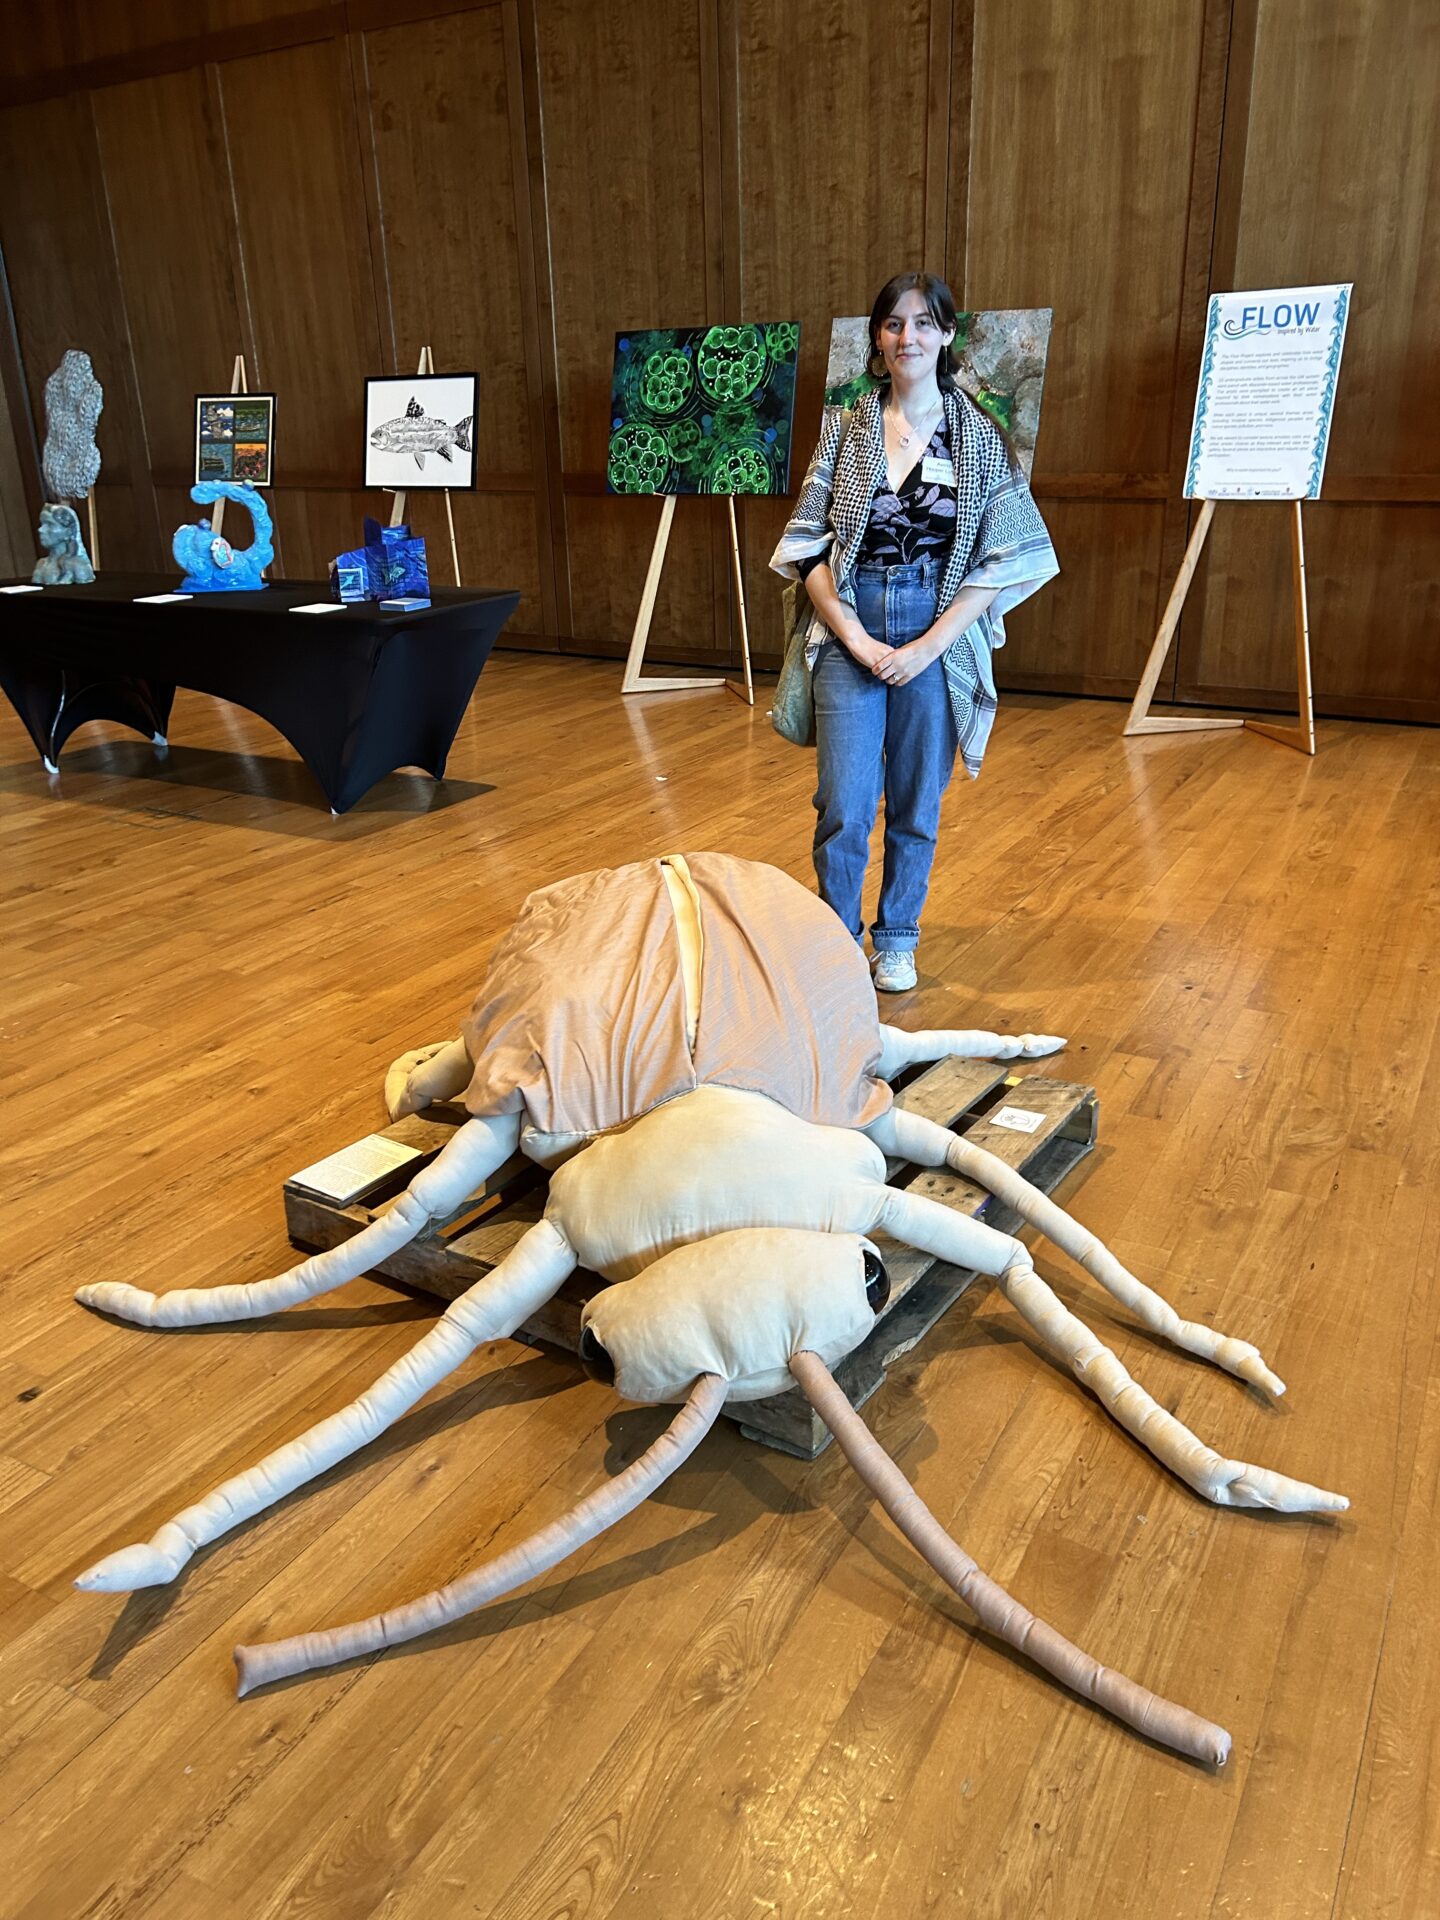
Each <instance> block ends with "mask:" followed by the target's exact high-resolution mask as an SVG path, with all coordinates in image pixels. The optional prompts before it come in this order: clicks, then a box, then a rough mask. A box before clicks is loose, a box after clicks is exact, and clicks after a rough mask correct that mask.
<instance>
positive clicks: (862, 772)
mask: <svg viewBox="0 0 1440 1920" xmlns="http://www.w3.org/2000/svg"><path fill="white" fill-rule="evenodd" d="M938 586H939V568H938V567H937V566H936V564H935V562H934V561H931V560H921V561H917V562H915V563H914V564H913V565H911V566H905V567H862V568H861V569H860V570H859V572H858V573H857V574H856V576H855V610H856V612H857V613H858V614H859V616H860V621H861V624H862V625H863V626H864V628H865V631H866V632H867V633H868V634H869V635H870V636H871V638H872V639H875V640H883V641H884V642H885V643H886V645H887V646H892V647H900V646H904V644H905V643H906V641H908V640H915V639H918V638H919V636H920V635H921V634H922V633H925V632H927V631H928V630H929V628H930V627H931V626H932V625H933V623H934V620H935V595H936V589H937V587H938ZM812 684H813V687H814V692H815V744H816V747H817V750H818V755H817V757H818V760H819V776H820V780H819V786H818V788H817V790H816V794H815V813H816V816H817V817H816V821H815V847H814V855H815V878H816V879H817V880H818V881H819V883H820V897H821V899H822V900H824V901H826V902H827V904H828V905H830V906H832V907H833V908H834V909H835V911H836V913H838V914H839V916H840V918H841V919H842V920H843V921H844V922H845V925H846V926H847V927H848V928H849V929H850V931H851V933H852V934H854V936H855V938H856V939H857V940H860V939H862V938H863V924H862V921H861V918H860V892H861V888H862V887H863V886H864V884H865V867H866V863H867V861H868V860H869V857H870V834H871V830H872V828H873V827H874V825H875V813H876V809H877V808H878V807H879V804H880V795H881V793H882V792H883V793H884V795H885V868H884V873H883V876H882V879H881V884H880V905H879V911H878V915H877V918H876V920H875V923H874V925H873V926H872V927H871V929H870V938H871V944H872V945H873V946H874V948H875V950H876V952H877V953H883V952H892V953H906V952H913V951H914V949H915V948H916V947H917V946H918V945H919V944H920V914H921V911H922V909H923V908H924V905H925V896H926V894H927V893H928V892H929V890H930V868H931V866H932V864H933V863H934V859H935V842H936V837H937V835H938V833H939V829H940V796H941V795H942V794H943V793H944V791H945V789H946V787H947V786H948V785H949V784H950V774H951V771H952V769H953V768H954V765H955V750H956V747H957V745H958V739H957V735H956V731H955V721H954V717H953V715H952V714H951V711H950V695H949V691H948V689H947V687H946V685H945V669H944V665H943V663H942V662H941V661H940V660H934V661H932V662H931V663H930V665H929V666H928V667H927V668H926V669H925V671H924V672H923V673H921V674H917V676H916V677H915V679H913V680H911V681H910V682H909V683H908V684H907V685H906V686H903V687H887V686H886V685H885V683H884V681H883V680H877V679H876V678H875V676H874V674H872V673H871V672H870V670H869V668H868V667H862V666H861V665H860V663H859V661H858V660H856V659H855V657H854V656H853V654H851V653H850V652H849V650H848V649H847V648H846V647H844V646H842V645H841V644H840V642H839V641H838V640H827V641H826V642H825V644H824V645H823V646H822V647H821V649H820V652H819V655H818V657H817V658H816V661H815V667H814V674H813V680H812Z"/></svg>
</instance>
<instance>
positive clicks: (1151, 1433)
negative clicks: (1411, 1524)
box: [875, 1187, 1350, 1513]
mask: <svg viewBox="0 0 1440 1920" xmlns="http://www.w3.org/2000/svg"><path fill="white" fill-rule="evenodd" d="M875 1224H876V1225H877V1226H880V1227H883V1228H884V1229H885V1230H886V1231H887V1232H889V1233H892V1234H894V1236H895V1238H896V1239H897V1240H903V1241H904V1242H905V1243H906V1245H907V1246H911V1247H922V1248H924V1250H925V1251H926V1252H927V1253H933V1254H935V1255H936V1256H937V1257H938V1258H940V1259H942V1260H949V1261H951V1262H952V1263H953V1264H954V1265H956V1266H960V1267H974V1268H975V1269H976V1270H977V1271H978V1272H980V1273H988V1274H992V1275H993V1276H994V1277H995V1278H996V1279H997V1280H998V1281H999V1283H1000V1287H1001V1290H1002V1291H1003V1293H1004V1294H1005V1297H1006V1299H1007V1300H1009V1301H1010V1303H1011V1305H1012V1306H1013V1307H1015V1309H1016V1310H1017V1311H1018V1312H1019V1313H1020V1314H1021V1315H1022V1316H1023V1318H1024V1319H1026V1320H1027V1321H1028V1322H1029V1323H1030V1325H1031V1326H1032V1327H1033V1328H1034V1329H1035V1331H1036V1333H1038V1334H1039V1335H1040V1338H1041V1339H1042V1340H1043V1341H1044V1342H1045V1344H1046V1346H1047V1347H1049V1348H1050V1350H1051V1352H1052V1353H1055V1354H1056V1355H1058V1356H1059V1358H1060V1359H1062V1360H1064V1361H1065V1362H1066V1364H1067V1365H1068V1366H1069V1367H1070V1368H1071V1370H1072V1371H1073V1372H1074V1373H1075V1374H1076V1375H1077V1377H1078V1378H1079V1379H1080V1380H1081V1381H1082V1382H1083V1383H1084V1385H1086V1386H1087V1387H1089V1388H1090V1390H1091V1392H1092V1393H1094V1394H1095V1395H1096V1397H1097V1398H1098V1399H1099V1400H1100V1402H1101V1403H1102V1405H1103V1406H1104V1407H1105V1408H1106V1409H1107V1410H1108V1411H1109V1412H1110V1413H1111V1414H1112V1415H1113V1416H1114V1418H1115V1419H1116V1420H1117V1421H1118V1422H1119V1423H1120V1425H1121V1426H1122V1427H1124V1428H1125V1429H1126V1431H1127V1432H1128V1433H1132V1434H1134V1436H1135V1438H1136V1439H1137V1440H1138V1441H1139V1442H1140V1443H1141V1445H1142V1446H1144V1447H1147V1448H1148V1449H1149V1451H1150V1452H1151V1453H1153V1454H1154V1456H1155V1458H1156V1459H1157V1460H1159V1461H1160V1462H1161V1464H1162V1465H1164V1466H1166V1467H1168V1468H1169V1469H1170V1471H1171V1472H1172V1473H1174V1474H1177V1475H1178V1476H1179V1478H1180V1479H1182V1480H1184V1481H1185V1482H1186V1484H1187V1485H1188V1486H1191V1487H1193V1488H1194V1490H1195V1491H1196V1493H1199V1494H1203V1495H1204V1496H1205V1498H1206V1499H1207V1500H1213V1501H1214V1502H1215V1504H1216V1505H1217V1506H1222V1507H1270V1508H1273V1509H1274V1510H1275V1511H1277V1512H1280V1513H1343V1512H1344V1510H1345V1509H1346V1507H1348V1506H1349V1504H1350V1502H1349V1501H1348V1500H1347V1499H1346V1498H1345V1497H1344V1495H1343V1494H1338V1493H1330V1492H1327V1491H1326V1490H1325V1489H1324V1488H1323V1487H1312V1486H1310V1485H1309V1484H1308V1483H1307V1482H1306V1481H1304V1480H1292V1479H1290V1478H1289V1477H1288V1476H1287V1475H1285V1474H1283V1473H1274V1472H1272V1471H1271V1470H1270V1469H1269V1468H1268V1467H1256V1466H1252V1465H1251V1464H1250V1463H1249V1462H1248V1461H1245V1460H1229V1459H1226V1458H1225V1456H1224V1455H1222V1454H1219V1453H1217V1452H1216V1451H1215V1450H1214V1448H1213V1447H1208V1446H1206V1445H1205V1443H1204V1442H1203V1441H1202V1440H1199V1439H1197V1438H1196V1436H1195V1435H1194V1434H1193V1433H1191V1431H1190V1429H1189V1428H1188V1427H1186V1426H1184V1425H1183V1424H1182V1423H1181V1422H1180V1421H1179V1420H1177V1419H1176V1418H1175V1416H1174V1415H1173V1414H1171V1413H1167V1412H1166V1410H1165V1409H1164V1407H1162V1406H1160V1405H1158V1404H1157V1402H1156V1401H1155V1400H1153V1399H1152V1398H1151V1397H1150V1395H1149V1394H1148V1393H1146V1391H1145V1389H1144V1388H1143V1387H1142V1386H1140V1385H1139V1384H1138V1382H1136V1381H1135V1380H1132V1379H1131V1377H1130V1375H1129V1374H1128V1373H1127V1372H1126V1370H1125V1368H1124V1367H1123V1366H1122V1365H1121V1363H1120V1361H1119V1360H1118V1359H1117V1358H1116V1356H1115V1355H1114V1354H1113V1353H1112V1352H1111V1351H1110V1349H1109V1348H1108V1347H1107V1346H1105V1345H1104V1343H1103V1342H1102V1341H1100V1340H1098V1339H1097V1338H1096V1336H1095V1335H1094V1334H1093V1333H1092V1332H1091V1331H1090V1329H1089V1327H1087V1326H1086V1325H1085V1323H1084V1321H1083V1320H1080V1319H1077V1318H1076V1316H1075V1315H1074V1314H1073V1313H1071V1312H1070V1310H1069V1308H1068V1307H1066V1306H1065V1304H1064V1303H1063V1302H1062V1301H1061V1300H1059V1299H1058V1298H1057V1297H1056V1295H1055V1294H1054V1292H1053V1291H1052V1290H1051V1289H1050V1288H1049V1287H1048V1286H1046V1284H1045V1282H1044V1281H1043V1280H1042V1279H1041V1278H1040V1276H1039V1274H1038V1273H1037V1272H1036V1271H1035V1268H1034V1266H1033V1264H1032V1262H1031V1259H1030V1254H1029V1250H1028V1249H1027V1248H1026V1247H1024V1246H1023V1245H1022V1244H1021V1243H1020V1241H1018V1240H1013V1239H1011V1238H1010V1236H1009V1235H1008V1234H1001V1233H996V1232H995V1231H994V1229H993V1228H991V1227H987V1226H985V1225H984V1224H983V1223H982V1222H981V1221H979V1220H972V1219H970V1218H969V1217H968V1216H967V1215H965V1214H961V1213H955V1212H953V1211H952V1210H951V1209H950V1208H949V1207H942V1206H941V1205H940V1204H939V1203H938V1201H934V1200H926V1199H925V1198H924V1197H923V1196H922V1195H920V1194H916V1193H906V1192H900V1191H897V1190H896V1189H895V1188H893V1187H886V1188H884V1189H883V1191H882V1195H881V1198H880V1200H879V1202H878V1204H877V1207H876V1220H875Z"/></svg>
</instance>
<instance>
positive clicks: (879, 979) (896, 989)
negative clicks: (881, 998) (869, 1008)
mask: <svg viewBox="0 0 1440 1920" xmlns="http://www.w3.org/2000/svg"><path fill="white" fill-rule="evenodd" d="M870 969H871V972H872V973H873V974H874V976H875V991H876V992H877V993H908V992H909V990H910V988H911V987H913V986H914V984H915V955H914V954H913V953H909V952H907V953H892V952H888V951H887V952H883V953H877V954H875V955H874V956H873V958H872V959H871V962H870Z"/></svg>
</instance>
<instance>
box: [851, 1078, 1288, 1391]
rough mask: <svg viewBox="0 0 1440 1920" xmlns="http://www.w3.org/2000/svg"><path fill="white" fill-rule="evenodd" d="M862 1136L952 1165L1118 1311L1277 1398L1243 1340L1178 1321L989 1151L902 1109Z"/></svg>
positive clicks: (1275, 1383)
mask: <svg viewBox="0 0 1440 1920" xmlns="http://www.w3.org/2000/svg"><path fill="white" fill-rule="evenodd" d="M865 1131H866V1133H867V1134H868V1135H869V1136H870V1138H871V1139H872V1140H873V1141H874V1142H875V1144H876V1146H878V1147H879V1148H880V1149H881V1151H882V1152H883V1153H888V1154H893V1155H895V1156H896V1157H897V1158H899V1159H901V1160H909V1161H913V1162H914V1163H915V1165H917V1166H922V1167H945V1166H948V1167H952V1168H953V1169H954V1170H955V1172H956V1173H961V1174H964V1175H965V1177H966V1179H968V1180H973V1181H975V1183H976V1184H977V1185H978V1186H982V1187H984V1188H986V1189H987V1190H988V1191H989V1192H990V1193H993V1194H994V1195H995V1197H996V1199H997V1200H1001V1201H1003V1202H1004V1204H1005V1205H1006V1206H1007V1207H1009V1208H1011V1209H1012V1211H1013V1212H1015V1213H1018V1214H1019V1216H1020V1218H1021V1219H1022V1220H1023V1221H1024V1222H1025V1224H1026V1225H1027V1226H1030V1227H1034V1228H1035V1229H1036V1230H1037V1232H1039V1233H1043V1234H1044V1236H1045V1238H1046V1239H1047V1240H1049V1241H1050V1242H1051V1243H1052V1244H1053V1245H1055V1246H1057V1247H1059V1249H1060V1251H1061V1252H1062V1253H1068V1254H1069V1256H1070V1258H1071V1259H1072V1260H1074V1261H1075V1262H1076V1264H1077V1265H1078V1266H1080V1267H1083V1268H1084V1270H1085V1272H1086V1273H1088V1274H1089V1275H1090V1277H1091V1279H1093V1280H1098V1281H1099V1283H1100V1285H1101V1286H1102V1287H1104V1288H1105V1290H1106V1291H1107V1293H1110V1294H1113V1295H1114V1297H1115V1298H1116V1299H1117V1300H1118V1301H1120V1303H1121V1305H1122V1306H1126V1307H1129V1309H1130V1311H1131V1312H1132V1313H1133V1314H1134V1315H1135V1317H1136V1318H1137V1319H1138V1320H1139V1321H1140V1322H1141V1323H1142V1324H1143V1325H1144V1326H1146V1327H1148V1328H1149V1330H1150V1332H1151V1333H1156V1334H1159V1335H1160V1336H1161V1337H1162V1338H1163V1339H1166V1340H1168V1341H1169V1342H1170V1343H1171V1345H1172V1346H1176V1347H1180V1348H1181V1349H1183V1351H1184V1352H1186V1353H1194V1354H1198V1355H1199V1356H1200V1357H1201V1358H1202V1359H1205V1360H1213V1361H1214V1362H1215V1364H1216V1365H1217V1366H1219V1367H1223V1368H1224V1369H1225V1371H1226V1372H1227V1373H1233V1374H1234V1375H1235V1376H1236V1378H1237V1379H1240V1380H1245V1381H1247V1382H1248V1383H1249V1384H1250V1385H1251V1386H1252V1387H1259V1388H1261V1389H1262V1390H1263V1391H1264V1392H1266V1393H1269V1394H1272V1395H1274V1396H1275V1397H1276V1398H1277V1399H1278V1398H1279V1396H1280V1395H1281V1394H1282V1393H1284V1391H1285V1382H1284V1381H1283V1380H1281V1379H1280V1378H1279V1377H1278V1375H1276V1374H1274V1373H1272V1372H1271V1371H1270V1369H1269V1367H1267V1366H1266V1364H1265V1361H1264V1359H1263V1357H1262V1356H1261V1354H1260V1351H1259V1349H1258V1348H1257V1347H1253V1346H1252V1345H1251V1344H1250V1342H1249V1341H1248V1340H1236V1339H1234V1338H1232V1337H1231V1336H1230V1335H1229V1334H1224V1333H1217V1332H1216V1331H1215V1329H1214V1328H1213V1327H1207V1326H1202V1325H1201V1324H1200V1323H1199V1322H1198V1321H1195V1320H1182V1319H1181V1318H1180V1315H1179V1314H1178V1313H1177V1312H1176V1311H1175V1309H1174V1307H1172V1306H1171V1305H1170V1303H1169V1301H1168V1300H1166V1299H1165V1298H1164V1297H1163V1296H1162V1295H1160V1294H1158V1293H1156V1292H1155V1291H1154V1289H1153V1288H1151V1287H1147V1286H1146V1285H1145V1283H1144V1281H1143V1280H1138V1279H1136V1277H1135V1275H1134V1274H1133V1273H1131V1272H1130V1270H1129V1268H1128V1267H1124V1266H1122V1265H1121V1263H1120V1262H1119V1261H1118V1260H1117V1259H1116V1258H1115V1255H1114V1254H1113V1253H1111V1251H1110V1249H1109V1248H1108V1247H1107V1246H1106V1245H1105V1243H1104V1241H1103V1240H1099V1239H1097V1238H1096V1236H1095V1235H1094V1234H1093V1233H1091V1231H1090V1229H1089V1228H1088V1227H1085V1226H1082V1225H1081V1223H1080V1222H1079V1221H1078V1220H1076V1219H1075V1218H1074V1217H1073V1216H1072V1215H1070V1214H1068V1213H1066V1211H1065V1209H1064V1208H1063V1207H1059V1206H1057V1205H1056V1204H1055V1202H1054V1201H1053V1200H1052V1199H1051V1198H1050V1196H1049V1195H1048V1194H1044V1193H1042V1192H1041V1191H1040V1189H1039V1188H1038V1187H1037V1186H1034V1185H1032V1184H1031V1182H1030V1181H1028V1180H1027V1179H1026V1178H1025V1176H1024V1175H1023V1174H1020V1173H1017V1172H1016V1171H1015V1169H1014V1168H1013V1167H1007V1166H1006V1164H1005V1162H1004V1161H1003V1160H1001V1159H1000V1158H999V1157H998V1156H997V1155H996V1154H993V1153H987V1152H986V1151H985V1149H984V1148H983V1147H976V1146H972V1145H971V1144H970V1142H969V1141H968V1140H964V1139H962V1138H961V1137H960V1136H959V1135H958V1134H954V1133H951V1131H950V1130H949V1128H948V1127H941V1126H937V1125H936V1123H935V1122H934V1121H933V1120H927V1119H925V1117H924V1116H923V1114H918V1113H907V1112H905V1110H904V1109H903V1108H901V1107H891V1108H890V1110H889V1112H888V1113H884V1114H882V1115H881V1116H880V1118H879V1119H878V1120H877V1121H875V1122H873V1123H872V1124H871V1125H870V1126H868V1127H867V1128H866V1129H865Z"/></svg>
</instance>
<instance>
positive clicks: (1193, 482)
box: [1185, 281, 1352, 500]
mask: <svg viewBox="0 0 1440 1920" xmlns="http://www.w3.org/2000/svg"><path fill="white" fill-rule="evenodd" d="M1351 284H1352V283H1351V282H1348V281H1347V282H1345V283H1344V284H1343V285H1339V286H1333V287H1272V288H1269V289H1267V290H1265V291H1263V292H1259V293H1217V294H1214V295H1213V296H1212V297H1211V300H1210V311H1209V314H1208V316H1207V319H1206V323H1205V353H1204V358H1203V360H1202V361H1201V365H1200V385H1199V388H1198V390H1197V392H1196V395H1195V421H1194V425H1193V426H1192V428H1191V431H1190V458H1189V460H1188V462H1187V464H1186V469H1185V497H1186V499H1187V500H1314V499H1316V498H1318V496H1319V493H1320V479H1321V475H1322V474H1323V473H1324V471H1325V452H1326V448H1327V447H1328V445H1329V441H1330V416H1331V413H1332V412H1333V410H1334V406H1335V383H1336V381H1337V379H1338V378H1339V374H1340V352H1341V348H1342V347H1343V346H1344V344H1345V317H1346V314H1347V312H1348V311H1349V306H1350V288H1351Z"/></svg>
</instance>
